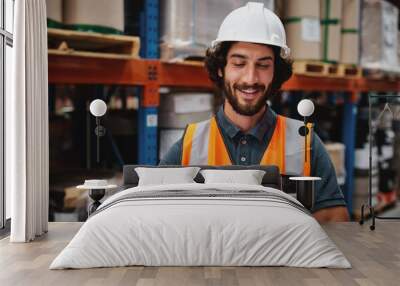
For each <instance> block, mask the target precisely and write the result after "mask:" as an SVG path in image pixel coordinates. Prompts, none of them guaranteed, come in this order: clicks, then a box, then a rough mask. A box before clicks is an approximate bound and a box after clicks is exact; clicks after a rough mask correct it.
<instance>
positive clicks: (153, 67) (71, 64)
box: [49, 55, 400, 209]
mask: <svg viewBox="0 0 400 286" xmlns="http://www.w3.org/2000/svg"><path fill="white" fill-rule="evenodd" d="M49 82H50V83H52V84H118V85H134V86H141V87H142V92H141V98H140V107H141V108H140V109H139V110H140V112H139V121H138V122H139V140H140V142H139V151H138V152H139V163H140V164H156V163H157V108H158V105H159V102H160V98H159V97H160V95H159V88H160V87H181V88H182V87H188V88H196V89H208V90H210V89H212V88H213V86H212V83H211V82H210V81H209V79H208V75H207V72H206V70H205V69H204V67H203V66H201V65H190V64H185V63H168V62H163V61H160V60H151V59H131V60H121V59H106V58H85V57H76V56H59V55H49ZM283 90H288V91H295V90H297V91H336V92H337V91H340V92H347V93H348V96H347V101H346V103H345V108H344V110H345V114H344V121H343V122H344V126H343V127H344V128H343V138H342V139H343V142H344V144H345V145H346V172H347V174H352V173H353V169H354V145H355V128H356V114H357V100H358V97H359V94H360V93H361V92H367V91H377V92H391V91H397V92H399V91H400V80H395V81H389V80H371V79H367V78H337V77H310V76H303V75H296V74H295V75H293V76H292V78H291V79H290V80H289V81H288V82H287V83H285V85H284V86H283ZM352 190H353V179H352V176H347V178H346V183H345V196H346V201H347V203H348V206H349V209H351V197H352Z"/></svg>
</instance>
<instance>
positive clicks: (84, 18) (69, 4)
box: [51, 0, 124, 32]
mask: <svg viewBox="0 0 400 286" xmlns="http://www.w3.org/2000/svg"><path fill="white" fill-rule="evenodd" d="M51 1H53V0H51ZM63 18H64V23H65V24H69V25H93V26H103V27H108V28H113V29H116V30H118V31H120V32H123V31H124V0H113V1H109V0H67V1H64V15H63Z"/></svg>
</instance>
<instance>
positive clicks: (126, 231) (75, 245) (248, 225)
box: [50, 183, 351, 269]
mask: <svg viewBox="0 0 400 286" xmlns="http://www.w3.org/2000/svg"><path fill="white" fill-rule="evenodd" d="M130 265H144V266H292V267H330V268H350V267H351V266H350V263H349V262H348V261H347V259H346V258H345V257H344V255H343V253H342V252H341V251H340V250H339V249H338V248H337V247H336V245H335V244H334V243H333V242H332V241H331V240H330V238H329V237H328V236H327V234H326V233H325V232H324V230H323V229H322V228H321V226H320V225H319V224H318V222H317V221H316V220H315V219H314V218H313V216H312V215H311V214H310V213H309V212H308V210H307V209H305V208H304V207H303V206H302V205H301V204H300V203H299V202H298V201H297V200H296V199H294V198H293V197H291V196H290V195H287V194H285V193H283V192H281V191H279V190H277V189H273V188H268V187H263V186H257V185H241V184H199V183H190V184H175V185H157V186H140V187H134V188H130V189H127V190H124V191H122V192H120V193H117V194H115V195H113V196H112V197H110V198H108V199H107V200H106V201H104V203H103V204H102V205H101V206H100V207H99V208H98V210H97V211H96V212H95V213H94V214H93V215H92V216H91V217H90V218H89V219H88V220H87V222H86V223H84V224H83V226H82V227H81V229H80V230H79V231H78V233H77V234H76V235H75V237H74V238H73V239H72V241H71V242H70V243H69V244H68V245H67V246H66V247H65V249H63V250H62V252H61V253H60V254H59V255H58V256H57V257H56V258H55V260H54V261H53V262H52V264H51V265H50V269H65V268H91V267H118V266H130Z"/></svg>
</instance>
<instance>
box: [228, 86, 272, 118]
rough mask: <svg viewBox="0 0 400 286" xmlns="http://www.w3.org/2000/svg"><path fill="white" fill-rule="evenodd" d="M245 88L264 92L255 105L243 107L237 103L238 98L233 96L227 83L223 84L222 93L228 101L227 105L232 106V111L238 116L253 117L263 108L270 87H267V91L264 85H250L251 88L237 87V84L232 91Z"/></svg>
mask: <svg viewBox="0 0 400 286" xmlns="http://www.w3.org/2000/svg"><path fill="white" fill-rule="evenodd" d="M246 88H254V89H257V90H259V91H262V92H264V94H263V95H262V96H261V97H260V98H259V99H258V101H257V102H256V104H254V105H244V104H240V103H239V100H238V96H235V94H234V93H233V90H232V88H231V86H230V85H228V84H227V83H225V86H224V90H223V91H224V94H225V97H226V99H227V100H228V102H229V104H230V105H231V106H232V108H233V110H235V111H236V113H239V114H240V115H245V116H253V115H255V114H257V113H258V112H260V110H261V109H262V108H263V107H264V106H265V104H266V101H267V98H268V96H269V95H270V93H271V85H269V86H268V89H266V88H265V85H259V84H255V85H251V86H249V85H238V84H234V85H233V89H234V90H238V89H242V90H243V89H246Z"/></svg>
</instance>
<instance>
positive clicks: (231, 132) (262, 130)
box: [216, 106, 277, 142]
mask: <svg viewBox="0 0 400 286" xmlns="http://www.w3.org/2000/svg"><path fill="white" fill-rule="evenodd" d="M276 116H277V115H276V113H275V112H274V111H273V110H272V109H271V108H270V107H269V106H267V109H266V111H265V112H264V115H263V117H262V118H261V120H260V121H259V122H258V123H257V125H256V126H254V127H253V128H252V129H250V130H249V132H247V135H250V136H253V137H255V138H257V139H258V140H259V141H260V142H261V141H263V139H264V137H265V134H266V133H267V132H268V131H269V130H271V129H272V128H274V126H275V123H276ZM216 118H217V121H218V124H219V125H220V127H221V128H222V129H223V130H224V131H225V132H226V134H227V135H228V136H229V137H230V138H232V139H233V138H234V137H235V136H237V135H238V134H240V133H242V132H241V131H240V129H239V127H237V126H236V125H235V124H234V123H233V122H232V121H230V120H229V118H228V117H226V115H225V113H224V108H223V106H221V107H220V108H219V110H218V112H217V114H216Z"/></svg>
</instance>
